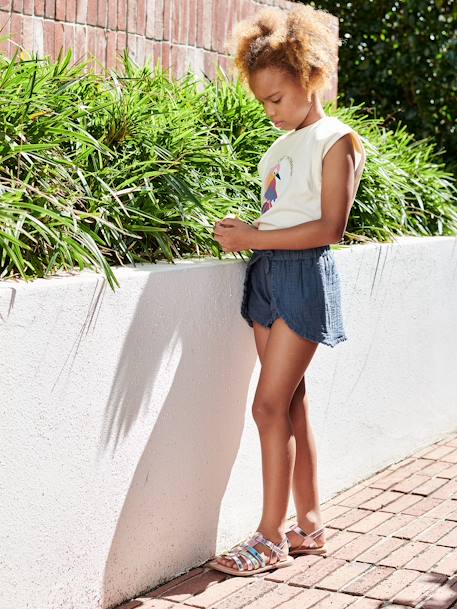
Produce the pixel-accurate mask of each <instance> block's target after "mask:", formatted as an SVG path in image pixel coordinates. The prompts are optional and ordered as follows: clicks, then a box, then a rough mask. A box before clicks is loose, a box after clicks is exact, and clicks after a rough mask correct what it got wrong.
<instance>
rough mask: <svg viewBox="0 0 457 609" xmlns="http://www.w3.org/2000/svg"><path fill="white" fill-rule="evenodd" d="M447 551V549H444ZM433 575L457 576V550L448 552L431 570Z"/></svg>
mask: <svg viewBox="0 0 457 609" xmlns="http://www.w3.org/2000/svg"><path fill="white" fill-rule="evenodd" d="M446 549H447V550H449V549H448V548H446ZM430 570H431V571H433V572H434V573H442V574H443V575H449V576H451V575H454V574H457V550H450V551H449V552H448V554H447V555H446V556H445V557H444V558H443V559H442V560H440V561H439V562H437V563H436V565H434V566H433V567H432V568H431V569H430Z"/></svg>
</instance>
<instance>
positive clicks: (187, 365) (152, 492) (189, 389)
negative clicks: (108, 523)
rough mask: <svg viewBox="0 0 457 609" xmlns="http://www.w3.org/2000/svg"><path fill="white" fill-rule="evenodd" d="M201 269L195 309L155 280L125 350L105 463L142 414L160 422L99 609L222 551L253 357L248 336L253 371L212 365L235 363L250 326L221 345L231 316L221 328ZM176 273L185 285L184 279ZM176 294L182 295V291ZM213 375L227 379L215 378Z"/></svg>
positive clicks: (124, 518)
mask: <svg viewBox="0 0 457 609" xmlns="http://www.w3.org/2000/svg"><path fill="white" fill-rule="evenodd" d="M224 270H226V271H227V272H230V268H229V267H228V266H227V267H226V269H223V270H222V272H221V270H220V269H219V279H220V281H221V285H222V286H223V287H222V289H230V287H229V284H230V282H227V281H225V282H224V272H223V271H224ZM183 271H184V272H186V269H183ZM202 271H203V272H202V274H201V282H199V284H198V285H199V289H198V290H195V285H194V287H193V289H192V286H191V285H190V281H189V287H188V289H189V291H188V293H186V294H184V296H185V297H187V296H188V299H189V301H188V303H187V304H189V305H192V306H189V308H188V309H187V308H186V307H184V306H183V302H182V301H179V302H175V301H174V300H173V299H172V298H166V297H164V295H163V290H164V282H163V275H162V274H161V273H158V274H155V273H152V274H151V275H150V278H149V280H148V282H147V283H146V284H145V287H144V291H143V293H142V295H141V297H140V299H139V300H138V305H137V309H136V311H135V315H134V318H133V321H132V323H131V326H130V328H129V331H128V334H127V336H126V339H125V342H124V345H123V349H122V353H121V356H120V359H119V364H118V367H117V370H116V374H115V376H114V379H115V380H114V382H113V385H112V388H111V392H110V396H109V401H108V406H107V410H106V415H105V421H106V426H105V429H104V430H103V431H102V437H101V443H100V444H101V446H100V453H103V455H102V457H103V456H104V455H105V454H106V452H107V450H108V449H109V445H110V444H112V445H113V446H112V450H113V451H116V447H117V446H118V443H120V442H122V440H123V439H124V438H125V437H126V436H127V435H128V434H129V433H131V432H132V428H133V426H136V425H138V424H139V421H141V419H142V418H143V417H144V414H145V413H144V412H143V413H142V412H141V411H142V410H146V411H148V420H150V419H151V413H150V409H151V408H156V409H157V414H155V413H154V415H153V418H154V420H155V423H154V424H153V429H152V430H151V434H150V437H149V440H148V442H147V444H146V446H145V449H144V451H143V453H142V455H141V458H140V459H139V462H138V465H137V466H136V470H135V472H134V474H133V476H132V481H131V484H130V488H129V490H128V492H127V494H126V497H125V502H124V505H123V508H122V510H121V512H120V514H119V519H118V522H117V526H116V529H115V532H114V535H113V540H112V544H111V548H110V550H109V553H108V555H107V560H106V570H105V578H104V590H103V598H102V599H101V601H102V602H101V606H102V607H110V606H113V604H117V603H119V602H122V601H123V600H125V598H126V597H127V598H129V596H128V595H129V594H130V596H132V595H138V586H139V584H140V576H139V574H142V573H143V574H144V577H145V579H144V588H143V590H142V592H145V591H147V590H150V589H151V588H152V587H153V586H155V585H158V583H160V582H162V581H164V579H167V578H169V577H170V574H176V573H180V572H183V571H185V570H187V569H188V568H190V567H191V566H195V565H197V564H200V563H202V562H204V561H205V560H207V559H208V550H209V549H210V548H211V549H213V548H215V547H216V541H217V531H218V522H219V512H220V506H221V502H222V499H223V496H224V493H225V490H226V487H227V483H228V480H229V477H230V473H231V470H232V467H233V464H234V461H235V459H236V456H237V453H238V449H239V445H240V440H241V435H242V433H243V427H244V418H245V414H246V396H247V394H248V389H249V383H250V379H251V377H252V372H253V368H254V366H255V363H256V350H255V343H254V338H252V352H250V353H244V354H243V359H244V360H245V361H246V362H249V363H251V362H252V366H251V365H248V366H245V367H244V368H243V369H241V367H239V366H237V367H236V370H233V372H232V371H231V370H230V368H225V369H224V367H223V366H221V365H220V363H219V362H218V363H217V365H215V367H214V368H213V367H212V366H211V362H212V361H214V354H218V357H220V358H223V359H224V360H226V361H227V362H234V361H239V353H238V351H239V345H240V344H244V345H246V335H245V332H246V328H245V327H244V326H243V325H242V324H236V328H234V330H233V336H232V340H231V341H230V344H222V343H221V339H220V337H221V334H220V332H218V331H217V330H218V327H219V326H220V323H224V319H225V311H221V315H220V317H219V319H218V320H214V317H213V316H211V308H212V307H214V303H212V302H210V300H211V299H208V298H207V295H208V294H211V293H214V280H213V277H214V276H213V275H212V274H211V273H207V272H206V271H205V269H202ZM173 275H174V278H175V279H174V281H176V282H177V284H179V282H180V279H179V275H180V273H179V272H177V273H174V274H173ZM182 277H184V276H182ZM161 279H162V281H161ZM174 281H173V280H171V281H170V282H166V284H167V289H170V290H173V289H174V285H175V284H174ZM224 285H225V287H224ZM180 287H181V292H179V293H180V294H183V292H182V288H183V285H182V283H181V284H180ZM196 292H197V293H198V294H196ZM174 293H178V292H174ZM192 299H194V300H195V299H198V303H199V308H198V309H197V310H198V314H197V317H196V318H194V319H190V318H189V317H188V316H186V315H185V312H186V310H191V311H195V310H196V307H195V302H192ZM205 300H206V301H207V303H206V306H207V310H205ZM228 300H230V298H228ZM164 303H167V309H166V310H164V307H165V304H164ZM169 303H174V304H173V305H172V306H174V310H169V306H170V304H169ZM232 304H233V300H232ZM230 310H231V314H233V308H232V307H231V306H230V307H227V311H228V313H227V315H228V314H229V312H230ZM208 319H210V320H211V319H212V320H213V323H209V322H208ZM164 320H169V324H168V325H167V324H166V323H164ZM216 322H217V323H216ZM246 327H247V326H246ZM224 334H225V333H224ZM240 341H243V342H242V343H240ZM216 369H218V370H221V369H222V370H223V371H224V374H223V375H217V374H215V370H216ZM240 369H241V376H240V374H239V373H240ZM235 375H236V378H235ZM102 457H101V458H102ZM120 581H121V582H122V590H119V582H120ZM129 586H130V587H131V590H130V591H129V590H127V589H126V588H128V587H129ZM119 595H122V598H120V597H119Z"/></svg>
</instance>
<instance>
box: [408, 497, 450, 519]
mask: <svg viewBox="0 0 457 609" xmlns="http://www.w3.org/2000/svg"><path fill="white" fill-rule="evenodd" d="M410 496H412V495H410ZM418 497H420V495H416V499H417V498H418ZM440 502H441V499H437V498H434V497H424V498H423V499H420V501H417V503H414V504H412V505H410V506H408V507H405V508H403V509H402V510H401V511H402V512H403V513H404V514H410V515H411V516H422V515H423V514H426V513H427V512H429V511H430V510H431V509H432V508H434V507H436V506H437V505H439V504H440Z"/></svg>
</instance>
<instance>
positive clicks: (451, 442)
mask: <svg viewBox="0 0 457 609" xmlns="http://www.w3.org/2000/svg"><path fill="white" fill-rule="evenodd" d="M444 443H445V444H447V445H448V446H455V447H457V435H456V434H450V435H449V437H448V438H447V439H446V440H445V442H444Z"/></svg>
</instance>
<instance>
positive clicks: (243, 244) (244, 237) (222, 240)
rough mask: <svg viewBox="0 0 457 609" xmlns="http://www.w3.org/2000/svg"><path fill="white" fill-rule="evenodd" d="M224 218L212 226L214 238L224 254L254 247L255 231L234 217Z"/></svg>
mask: <svg viewBox="0 0 457 609" xmlns="http://www.w3.org/2000/svg"><path fill="white" fill-rule="evenodd" d="M230 216H232V214H229V216H227V217H225V218H224V219H223V220H221V221H220V222H216V224H215V225H214V226H215V228H214V238H215V240H216V241H217V242H218V243H219V244H220V245H221V247H222V249H223V250H224V252H240V251H243V250H249V249H252V248H253V247H255V239H256V235H257V229H256V228H255V227H254V226H252V225H251V224H248V223H247V222H243V221H242V220H240V219H239V218H236V217H230Z"/></svg>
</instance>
